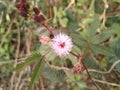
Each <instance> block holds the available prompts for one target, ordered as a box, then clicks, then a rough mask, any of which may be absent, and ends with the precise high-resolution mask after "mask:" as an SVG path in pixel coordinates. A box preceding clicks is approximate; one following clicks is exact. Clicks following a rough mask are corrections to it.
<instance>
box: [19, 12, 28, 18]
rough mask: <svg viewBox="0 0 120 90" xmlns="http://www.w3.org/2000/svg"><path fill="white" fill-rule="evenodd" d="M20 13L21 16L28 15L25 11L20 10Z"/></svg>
mask: <svg viewBox="0 0 120 90" xmlns="http://www.w3.org/2000/svg"><path fill="white" fill-rule="evenodd" d="M20 15H21V16H23V17H28V15H27V13H26V12H25V11H20Z"/></svg>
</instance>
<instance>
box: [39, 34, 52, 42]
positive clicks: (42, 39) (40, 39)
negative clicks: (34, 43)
mask: <svg viewBox="0 0 120 90" xmlns="http://www.w3.org/2000/svg"><path fill="white" fill-rule="evenodd" d="M49 40H50V39H49V37H47V36H40V37H39V41H40V42H41V43H48V41H49Z"/></svg>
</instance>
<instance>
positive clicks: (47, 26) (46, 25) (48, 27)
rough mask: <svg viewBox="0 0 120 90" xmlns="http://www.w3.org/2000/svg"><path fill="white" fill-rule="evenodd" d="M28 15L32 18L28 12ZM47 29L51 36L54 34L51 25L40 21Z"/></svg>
mask: <svg viewBox="0 0 120 90" xmlns="http://www.w3.org/2000/svg"><path fill="white" fill-rule="evenodd" d="M28 16H29V17H30V18H32V19H33V18H34V17H33V16H32V15H31V14H28ZM40 23H41V24H42V25H43V26H44V27H45V28H46V29H47V30H48V31H49V33H50V34H51V36H53V37H54V34H53V32H52V27H51V26H49V25H48V24H47V23H45V22H40Z"/></svg>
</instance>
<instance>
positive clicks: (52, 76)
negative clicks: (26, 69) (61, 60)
mask: <svg viewBox="0 0 120 90" xmlns="http://www.w3.org/2000/svg"><path fill="white" fill-rule="evenodd" d="M44 76H45V77H46V78H48V79H49V80H51V81H53V82H62V81H64V80H65V77H66V75H65V72H64V71H63V70H56V69H54V68H51V67H49V66H46V67H45V69H44Z"/></svg>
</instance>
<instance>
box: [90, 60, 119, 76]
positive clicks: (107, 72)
mask: <svg viewBox="0 0 120 90" xmlns="http://www.w3.org/2000/svg"><path fill="white" fill-rule="evenodd" d="M118 63H120V60H117V61H115V62H114V63H113V64H112V66H111V67H110V69H109V70H108V71H106V72H103V71H98V70H95V69H88V71H89V72H97V73H101V74H109V73H110V72H111V71H112V70H113V69H114V67H115V66H116V65H117V64H118Z"/></svg>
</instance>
